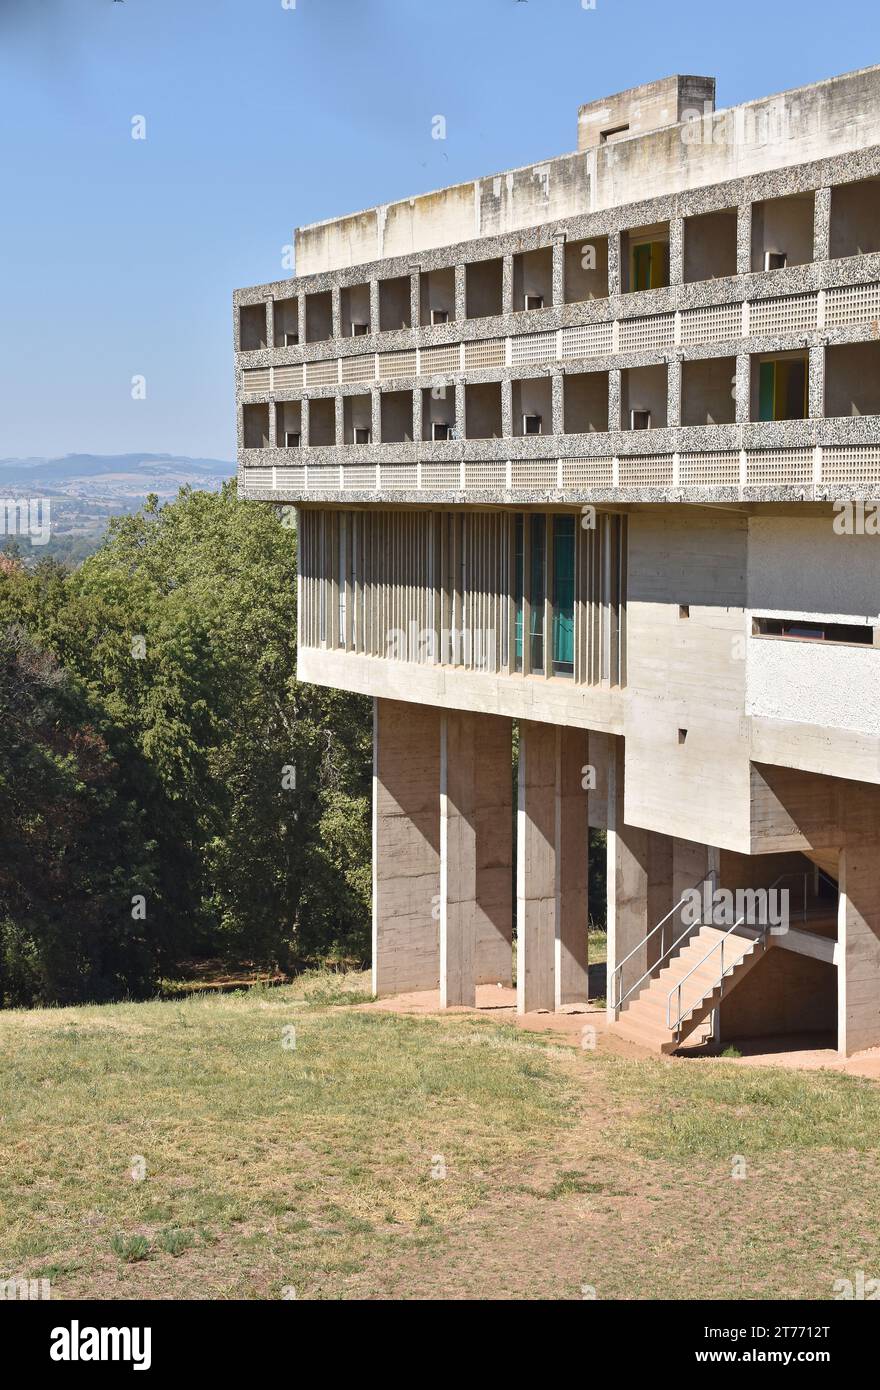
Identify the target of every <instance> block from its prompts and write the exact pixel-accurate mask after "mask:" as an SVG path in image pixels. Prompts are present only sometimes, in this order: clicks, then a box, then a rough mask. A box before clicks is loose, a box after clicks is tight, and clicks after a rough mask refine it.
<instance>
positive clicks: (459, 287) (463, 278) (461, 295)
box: [455, 265, 467, 323]
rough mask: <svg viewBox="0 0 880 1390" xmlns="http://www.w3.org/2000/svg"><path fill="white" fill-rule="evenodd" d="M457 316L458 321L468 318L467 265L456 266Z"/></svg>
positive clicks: (461, 321)
mask: <svg viewBox="0 0 880 1390" xmlns="http://www.w3.org/2000/svg"><path fill="white" fill-rule="evenodd" d="M455 317H456V320H457V322H458V323H464V321H465V319H466V318H467V266H464V265H457V266H456V267H455Z"/></svg>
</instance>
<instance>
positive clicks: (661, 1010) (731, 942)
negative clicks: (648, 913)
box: [612, 926, 772, 1053]
mask: <svg viewBox="0 0 880 1390" xmlns="http://www.w3.org/2000/svg"><path fill="white" fill-rule="evenodd" d="M770 940H772V938H769V937H768V938H765V936H764V934H763V933H762V932H761V931H758V930H755V929H752V928H749V927H746V926H742V927H738V928H737V929H736V931H734V932H733V933H727V932H725V930H724V929H722V928H720V927H712V926H701V927H700V928H699V930H698V931H697V932H695V934H694V935H693V936H692V937H691V938H690V940H689V941H688V942H687V944H686V945H685V946H684V947H683V948H682V949H681V950H680V951H679V952H677V954H676V955H674V956H672V957H671V958H670V960H669V961H668V962H667V964H666V965H665V966H664V967H663V969H662V970H661V971H660V972H659V973H658V974H657V975H656V976H654V978H653V979H651V980H648V981H647V982H646V983H645V985H644V987H643V988H642V989H641V990H640V991H639V993H638V994H636V995H634V996H633V997H632V998H631V999H630V1000H629V1001H628V1002H627V1003H626V1004H624V1006H623V1008H622V1009H621V1012H620V1016H619V1018H618V1019H617V1021H616V1022H615V1023H614V1024H613V1025H612V1027H613V1029H614V1032H615V1033H617V1034H618V1035H619V1036H620V1037H624V1038H628V1039H629V1040H630V1041H631V1042H635V1043H639V1044H640V1045H641V1046H642V1047H647V1048H650V1049H651V1051H652V1052H658V1053H664V1052H674V1051H675V1049H676V1048H677V1047H678V1046H679V1044H680V1043H681V1042H683V1041H684V1039H685V1038H686V1037H687V1036H688V1034H689V1033H692V1032H693V1030H694V1029H695V1028H696V1027H697V1026H698V1025H699V1024H700V1023H702V1021H703V1020H704V1019H705V1018H707V1017H708V1015H709V1014H710V1013H711V1012H712V1010H713V1009H714V1008H715V1007H716V1006H717V1005H718V1004H719V1003H720V1001H721V997H722V992H723V994H724V996H725V997H726V996H727V995H728V994H729V993H730V991H731V990H732V989H735V988H736V987H737V985H738V984H739V983H740V981H741V980H743V979H744V978H745V977H746V975H748V973H749V971H750V970H751V969H752V968H753V967H754V966H755V965H756V964H757V962H758V961H759V960H760V959H761V956H762V955H763V954H764V952H765V951H766V950H767V949H768V945H769V941H770ZM722 941H723V942H724V975H723V978H719V977H720V976H721V967H722V952H721V942H722ZM691 971H693V974H691V973H690V972H691ZM685 977H687V978H685ZM679 982H682V989H681V1010H682V1015H683V1016H682V1019H681V1022H680V1025H679V1028H678V1031H677V1032H676V1031H675V1029H674V1028H669V1027H667V1012H666V1010H667V999H668V997H669V992H670V990H674V989H675V986H676V985H677V984H679ZM669 1016H670V1019H671V1022H672V1023H673V1024H675V1022H676V1019H677V1016H678V996H677V994H673V996H672V1001H671V1004H670V1015H669Z"/></svg>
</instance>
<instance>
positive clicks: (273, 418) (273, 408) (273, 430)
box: [269, 400, 278, 449]
mask: <svg viewBox="0 0 880 1390" xmlns="http://www.w3.org/2000/svg"><path fill="white" fill-rule="evenodd" d="M277 446H278V406H277V405H276V404H275V401H274V400H270V401H269V448H270V449H275V448H277Z"/></svg>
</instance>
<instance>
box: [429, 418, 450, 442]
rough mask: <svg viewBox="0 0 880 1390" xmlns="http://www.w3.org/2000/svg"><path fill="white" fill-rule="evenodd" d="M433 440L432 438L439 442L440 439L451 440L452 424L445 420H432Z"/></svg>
mask: <svg viewBox="0 0 880 1390" xmlns="http://www.w3.org/2000/svg"><path fill="white" fill-rule="evenodd" d="M431 438H432V439H433V440H438V439H451V438H452V426H451V425H450V424H448V423H447V422H446V421H445V420H432V421H431Z"/></svg>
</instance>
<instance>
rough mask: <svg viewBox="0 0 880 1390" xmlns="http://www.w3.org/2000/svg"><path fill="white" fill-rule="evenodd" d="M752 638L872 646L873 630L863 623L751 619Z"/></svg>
mask: <svg viewBox="0 0 880 1390" xmlns="http://www.w3.org/2000/svg"><path fill="white" fill-rule="evenodd" d="M752 636H753V637H787V638H789V639H791V640H796V641H799V642H856V643H858V644H859V646H863V647H871V646H873V645H874V629H873V628H872V627H868V626H867V625H866V624H863V623H822V622H809V621H806V620H805V619H803V618H752Z"/></svg>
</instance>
